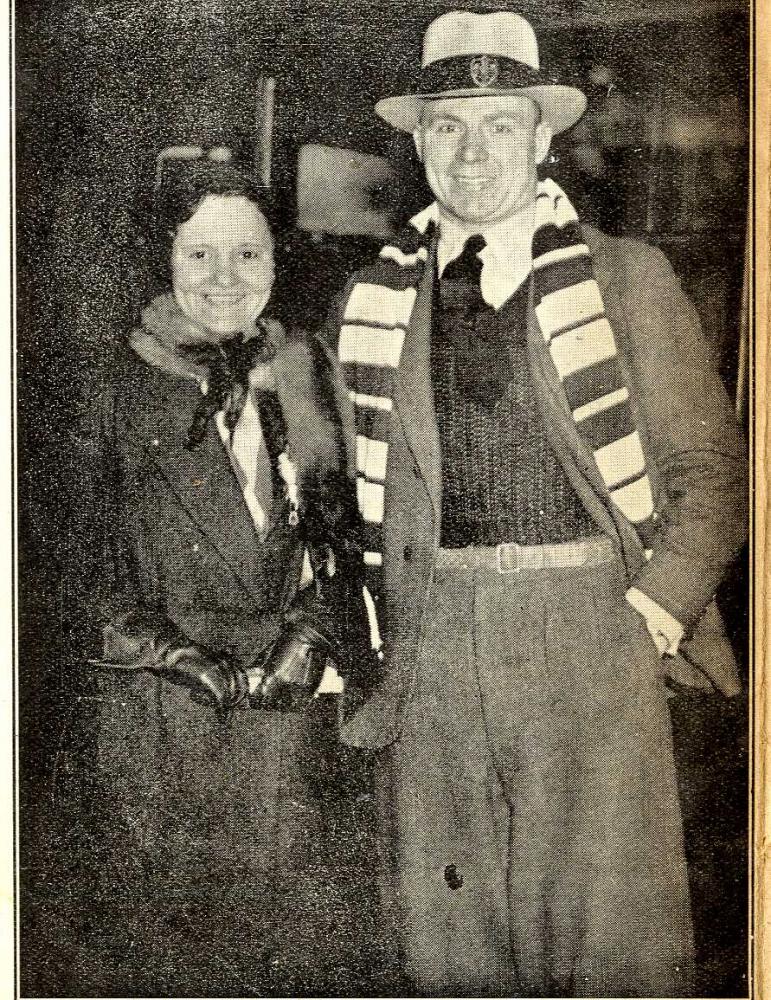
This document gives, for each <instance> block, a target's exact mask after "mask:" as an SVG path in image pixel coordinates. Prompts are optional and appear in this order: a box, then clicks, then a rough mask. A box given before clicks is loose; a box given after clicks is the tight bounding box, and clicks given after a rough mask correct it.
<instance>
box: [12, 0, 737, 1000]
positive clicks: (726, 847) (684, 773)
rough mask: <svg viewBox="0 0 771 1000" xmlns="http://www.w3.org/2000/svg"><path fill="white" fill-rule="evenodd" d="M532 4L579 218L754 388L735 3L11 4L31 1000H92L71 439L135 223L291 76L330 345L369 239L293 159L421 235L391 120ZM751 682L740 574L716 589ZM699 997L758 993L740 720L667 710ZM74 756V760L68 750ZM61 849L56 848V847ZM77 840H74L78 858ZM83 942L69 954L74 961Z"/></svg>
mask: <svg viewBox="0 0 771 1000" xmlns="http://www.w3.org/2000/svg"><path fill="white" fill-rule="evenodd" d="M461 6H465V7H469V8H473V9H480V10H481V9H496V8H501V9H503V8H506V9H514V10H517V11H519V12H520V13H523V14H524V15H525V16H527V17H529V18H530V19H531V20H532V21H533V22H534V24H535V25H536V27H537V30H538V31H539V37H540V39H541V56H542V63H556V64H558V65H559V66H560V68H561V70H562V72H563V74H564V75H565V77H566V78H568V79H571V80H573V81H574V82H576V83H577V84H578V85H579V86H581V87H583V88H584V89H585V90H586V91H587V94H588V95H589V98H590V111H589V113H588V114H587V116H586V119H585V121H584V122H583V123H582V124H581V125H579V126H578V128H577V129H576V130H574V131H573V133H571V134H570V135H568V136H566V137H564V138H562V137H561V139H560V141H559V142H558V143H557V144H555V148H554V152H553V160H552V163H550V164H549V168H548V172H549V173H551V174H552V175H553V176H555V178H556V179H557V180H558V181H559V182H560V183H562V184H563V185H564V186H565V187H566V189H567V190H568V192H569V193H570V194H571V195H572V196H573V197H574V200H575V201H576V203H577V204H578V205H579V207H580V209H581V211H582V213H583V217H584V218H585V219H586V220H587V221H594V222H596V223H599V224H601V225H602V226H603V227H604V228H605V229H607V230H609V231H611V232H615V233H625V234H629V235H637V236H640V237H641V238H644V239H647V240H648V241H650V242H654V243H657V244H658V245H660V246H661V247H662V249H663V250H664V251H665V252H666V253H667V255H668V256H669V257H670V260H671V261H672V263H673V264H674V266H675V268H676V270H677V271H678V273H679V274H680V277H681V279H682V281H683V283H684V285H685V287H686V289H687V290H688V291H689V293H690V294H691V295H692V296H693V298H694V300H695V301H696V304H697V307H698V308H699V310H700V313H701V315H702V320H703V322H704V325H705V329H706V331H707V334H708V336H709V338H710V340H711V341H712V343H713V344H714V347H715V350H716V352H717V353H718V357H719V362H720V365H721V371H722V373H723V375H724V377H725V380H726V384H727V385H728V387H729V390H730V391H731V392H732V393H733V392H735V391H736V372H737V356H738V343H739V315H740V298H741V285H742V278H743V263H744V244H745V222H746V202H747V170H746V159H747V93H748V21H747V12H746V9H745V7H744V5H743V4H741V3H679V4H657V5H656V4H642V3H632V2H627V0H613V2H611V0H602V2H598V3H588V2H578V0H576V2H574V3H564V2H563V3H558V2H549V0H545V2H542V3H533V2H522V3H518V4H516V5H513V4H495V3H487V4H477V3H458V4H453V5H450V4H443V3H437V2H428V0H411V2H409V3H407V2H403V0H395V2H389V3H386V2H371V3H353V2H350V0H346V2H333V0H327V2H324V0H315V2H295V3H291V4H290V3H288V2H283V3H282V2H274V3H267V2H265V3H261V2H259V0H232V2H230V3H227V2H224V0H209V2H196V0H165V2H162V0H146V2H139V0H122V2H113V3H109V2H101V3H100V2H96V0H95V2H72V0H59V2H41V0H38V2H19V3H17V7H16V115H17V118H16V125H17V132H16V158H17V159H16V198H17V247H16V253H17V286H16V294H17V304H18V325H17V330H16V337H17V341H16V343H17V351H16V363H17V377H18V380H17V387H18V411H17V416H18V425H17V435H18V438H17V441H18V456H19V472H18V481H17V489H18V510H19V570H20V573H19V636H20V659H19V681H20V713H21V714H20V720H19V722H20V741H21V742H20V751H21V754H20V768H21V785H20V793H21V826H20V833H21V866H22V867H21V886H22V890H21V896H20V903H21V958H22V991H23V993H25V994H26V995H43V994H45V995H63V993H68V995H75V993H74V991H76V990H77V991H78V992H79V995H84V996H86V995H92V994H90V993H89V990H91V989H92V987H91V986H90V985H89V982H88V977H87V976H85V978H84V977H83V974H82V972H81V970H79V969H78V968H77V967H75V968H73V967H72V964H71V960H70V958H68V957H67V956H71V955H73V954H75V953H76V951H77V949H76V948H75V947H74V944H73V942H72V940H69V941H68V937H69V938H72V937H73V935H75V934H76V931H75V930H74V929H73V928H74V923H73V921H72V919H71V917H72V913H71V912H69V911H67V910H66V908H65V909H64V910H62V909H61V907H57V901H59V900H61V899H62V898H64V897H67V898H69V896H68V894H69V893H70V891H71V888H72V882H73V880H77V878H78V874H77V871H78V869H77V857H76V855H77V846H76V845H77V838H76V837H70V836H69V833H71V832H72V830H73V828H74V825H76V817H73V816H70V815H68V814H67V805H66V800H67V796H66V794H65V793H64V791H63V789H64V788H65V787H66V786H67V784H68V782H69V783H70V784H71V783H72V782H73V781H75V782H77V780H78V775H79V774H82V772H83V770H84V768H85V769H87V766H88V739H87V734H84V733H82V732H79V731H77V726H76V725H74V723H73V719H75V718H76V717H78V716H77V715H76V714H75V713H74V710H73V709H74V706H75V705H77V704H78V701H77V699H78V698H79V696H80V695H81V694H82V691H83V671H82V666H81V663H80V661H79V659H78V656H77V649H76V648H73V643H72V641H71V635H70V634H69V633H68V622H69V617H70V615H69V611H70V609H69V608H68V600H67V595H68V592H69V586H68V584H69V581H71V579H72V576H73V574H75V575H76V574H77V571H78V570H77V566H75V565H72V564H71V562H70V561H69V560H68V557H67V554H66V553H67V551H68V524H69V523H70V517H71V515H72V512H73V510H74V508H75V506H76V505H77V503H78V478H77V470H76V469H73V468H72V467H71V465H70V462H69V455H70V452H71V448H70V441H71V435H72V434H73V432H74V428H76V427H77V424H78V418H79V414H80V411H81V407H82V405H83V402H84V400H86V399H87V398H88V397H89V396H90V395H91V394H93V393H95V392H98V391H99V382H100V368H101V365H102V364H103V361H104V358H105V356H106V349H107V347H108V345H109V344H110V343H111V341H112V340H113V339H114V338H116V337H119V336H121V335H123V334H125V332H126V331H127V330H128V329H130V327H131V326H132V325H133V324H134V323H135V322H136V319H137V316H138V311H139V308H140V307H141V305H142V304H143V302H145V301H146V298H147V295H148V293H149V288H150V276H149V274H148V271H147V263H146V253H145V250H146V243H145V234H144V229H143V221H142V214H141V204H142V200H143V198H144V197H145V196H146V195H147V193H148V191H149V190H150V189H151V186H152V179H153V170H154V159H155V156H156V154H157V153H158V151H159V150H160V149H161V148H162V147H163V146H165V145H167V144H169V143H171V142H200V143H202V144H204V145H207V144H214V143H219V142H224V143H226V144H228V143H232V144H235V145H240V147H241V148H244V149H247V150H248V149H249V148H250V145H251V144H253V142H254V118H255V100H256V98H255V95H256V88H257V79H258V76H259V74H260V73H269V74H272V75H274V76H275V77H276V79H277V106H276V131H275V137H274V160H273V176H274V185H275V191H276V196H277V199H278V203H279V227H278V233H277V263H278V267H279V271H280V283H281V287H280V289H279V292H278V299H279V304H280V308H282V309H283V311H284V313H285V314H286V315H287V316H288V317H289V318H291V319H292V320H293V321H295V322H298V323H301V324H304V325H307V326H310V327H312V326H314V325H316V324H317V323H318V322H320V321H321V319H322V318H323V315H324V312H325V309H326V305H327V303H328V302H329V299H330V297H331V295H332V294H333V293H334V291H336V290H337V288H338V287H340V286H341V285H342V283H343V281H344V279H345V276H346V273H347V271H348V270H349V269H350V268H352V267H353V266H354V265H355V264H358V263H360V262H361V261H362V259H363V258H365V257H366V256H367V255H369V254H370V253H371V252H372V251H373V250H374V249H375V244H374V243H373V242H371V241H370V240H368V239H366V238H363V237H362V238H347V239H332V238H322V239H311V238H310V237H309V236H308V235H307V234H304V233H302V232H300V231H298V230H297V228H296V227H295V211H294V204H295V202H294V185H295V180H296V166H295V164H296V157H297V150H298V148H299V146H300V145H301V144H302V143H307V142H318V143H323V144H326V145H330V146H341V147H345V148H349V149H355V150H359V151H362V152H369V153H375V154H378V155H382V156H386V157H389V158H390V160H391V161H392V163H393V164H394V165H395V166H396V167H397V168H398V171H399V180H398V182H397V183H395V184H394V185H392V186H391V187H390V188H388V189H387V190H383V191H379V192H375V193H374V196H375V197H376V199H377V200H378V204H380V205H381V207H383V208H385V209H387V210H389V211H391V212H392V213H393V214H394V216H397V217H398V216H403V215H405V214H406V213H407V212H408V211H410V210H411V209H414V208H417V207H420V206H421V205H422V204H423V203H424V201H425V197H426V195H425V190H424V188H423V185H422V181H421V179H420V175H419V172H418V171H417V169H416V165H415V162H414V157H413V155H412V151H411V143H410V142H409V139H408V138H405V137H403V136H401V135H398V134H396V133H394V132H393V131H392V130H391V129H390V128H389V127H388V126H386V125H385V123H383V122H381V121H380V120H379V119H378V118H377V117H376V116H375V115H374V113H373V111H372V106H373V104H374V102H375V101H376V100H377V98H378V97H380V96H385V95H387V94H391V93H398V92H400V90H401V88H402V87H403V85H404V82H405V80H406V79H407V78H408V77H409V76H410V75H411V74H412V72H413V71H414V68H415V67H416V66H417V64H418V62H419V53H420V40H421V38H422V33H423V31H424V29H425V27H426V26H427V24H428V23H429V21H430V20H432V19H433V18H434V17H436V16H437V15H438V14H440V13H442V12H443V11H444V10H447V9H450V8H451V7H461ZM721 602H722V606H723V610H724V612H725V613H726V617H727V619H728V625H729V631H730V633H731V636H732V639H733V640H734V642H735V646H736V649H737V652H738V653H739V656H740V660H741V663H742V665H743V667H744V668H745V669H746V656H745V643H746V631H747V610H746V573H745V572H744V570H743V568H742V567H739V568H738V569H737V571H736V572H735V573H734V574H733V575H732V577H731V579H730V580H728V581H727V583H726V585H725V587H724V588H723V592H722V593H721ZM672 708H673V719H674V723H675V736H676V742H677V748H678V758H679V766H680V772H681V786H682V795H683V802H684V811H685V819H686V833H687V840H688V845H687V846H688V853H689V859H690V861H691V878H692V891H693V895H694V904H695V909H696V913H697V917H698V920H697V944H698V947H699V954H700V958H701V960H702V972H703V984H702V993H703V994H708V995H723V996H741V995H744V994H746V991H747V986H746V975H745V972H746V920H745V912H746V887H745V881H746V870H747V865H746V791H747V780H746V779H747V763H746V702H745V700H744V699H743V698H739V699H734V700H733V701H732V702H730V703H728V702H725V701H724V700H723V699H722V698H720V697H719V696H716V695H715V696H711V695H704V694H688V693H685V692H679V693H678V694H677V696H676V697H674V698H673V700H672ZM73 748H75V749H73ZM62 829H64V830H65V834H64V836H62V835H61V833H60V832H59V833H57V835H56V837H53V836H52V833H51V831H52V830H57V831H61V830H62ZM73 845H75V846H73ZM73 949H74V950H73Z"/></svg>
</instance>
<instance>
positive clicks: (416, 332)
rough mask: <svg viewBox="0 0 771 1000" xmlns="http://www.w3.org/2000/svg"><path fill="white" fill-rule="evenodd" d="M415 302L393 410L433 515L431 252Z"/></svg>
mask: <svg viewBox="0 0 771 1000" xmlns="http://www.w3.org/2000/svg"><path fill="white" fill-rule="evenodd" d="M429 262H430V263H429V264H428V265H427V267H426V269H425V271H424V272H423V276H422V278H421V281H420V284H419V286H418V294H417V297H416V299H415V306H414V308H413V310H412V317H411V320H410V326H409V329H408V331H407V335H406V337H405V339H404V347H403V349H402V355H401V359H400V361H399V369H398V372H397V376H396V379H395V383H394V396H393V402H394V409H395V410H396V412H397V414H398V415H399V420H400V422H401V425H402V429H403V432H404V437H405V439H406V441H407V445H408V447H409V449H410V451H411V452H412V456H413V458H414V460H415V463H416V465H417V467H418V469H419V470H420V474H421V476H422V478H423V480H424V482H425V484H426V489H427V490H428V494H429V496H430V497H431V503H432V505H433V508H434V514H435V515H436V516H437V517H438V516H439V512H440V509H441V489H442V483H441V469H442V461H441V452H440V446H439V430H438V428H437V424H436V412H435V410H434V393H433V389H432V386H431V320H432V315H431V314H432V308H433V289H434V273H435V263H434V262H435V253H434V252H433V250H432V252H431V254H430V256H429Z"/></svg>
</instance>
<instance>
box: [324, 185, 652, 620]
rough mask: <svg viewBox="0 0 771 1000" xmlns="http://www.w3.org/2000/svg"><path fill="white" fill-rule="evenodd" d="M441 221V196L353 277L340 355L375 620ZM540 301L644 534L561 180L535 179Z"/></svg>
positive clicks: (634, 466) (615, 376)
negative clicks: (408, 347)
mask: <svg viewBox="0 0 771 1000" xmlns="http://www.w3.org/2000/svg"><path fill="white" fill-rule="evenodd" d="M438 220H439V213H438V207H437V205H436V204H433V205H431V206H429V208H427V209H425V210H424V211H423V212H420V213H419V214H418V215H416V216H415V217H414V218H413V219H411V220H410V224H409V225H408V226H407V228H406V229H405V231H404V233H403V234H402V236H401V237H400V239H399V240H398V241H397V242H398V245H393V246H386V247H384V248H383V249H382V250H381V251H380V260H379V262H378V263H377V264H376V265H375V266H374V267H372V268H370V269H369V271H364V272H363V273H362V275H361V279H360V280H359V281H357V282H356V284H354V285H353V287H352V289H351V292H350V295H349V297H348V300H347V302H346V305H345V308H344V311H343V323H342V327H341V331H340V339H339V357H340V363H341V366H342V369H343V373H344V375H345V377H346V381H347V384H348V387H349V390H350V395H351V399H352V401H353V404H354V411H355V419H356V466H357V498H358V503H359V509H360V511H361V514H362V517H363V519H364V522H365V526H366V535H365V552H364V565H365V581H366V589H367V591H368V593H365V598H366V599H367V603H368V607H370V615H371V618H372V617H373V611H372V609H373V608H374V601H376V600H377V597H378V596H379V594H380V593H381V592H382V573H383V516H384V486H385V478H386V472H387V468H388V442H389V421H390V416H391V412H392V410H393V387H394V379H395V377H396V373H397V371H398V368H399V362H400V359H401V353H402V347H403V346H404V338H405V335H406V332H407V330H408V328H409V325H410V320H411V317H412V311H413V309H414V306H415V300H416V298H417V290H418V286H419V284H420V280H421V278H422V276H423V274H424V271H425V268H426V264H427V263H428V255H429V249H428V248H429V246H430V244H431V241H432V237H433V233H434V229H435V227H436V226H437V224H438ZM533 301H534V307H535V314H536V318H537V320H538V324H539V326H540V329H541V332H542V334H543V338H544V342H545V344H546V347H547V348H548V351H549V353H550V355H551V359H552V361H553V363H554V366H555V368H556V370H557V374H558V376H559V379H560V382H561V384H562V388H563V390H564V392H565V397H566V399H567V402H568V405H569V407H570V411H571V413H572V415H573V420H574V421H575V424H576V427H577V429H578V432H579V433H580V435H581V437H582V438H583V440H584V441H585V442H586V444H587V446H588V448H589V449H590V450H591V452H592V454H593V456H594V461H595V463H596V466H597V469H598V471H599V473H600V476H601V477H602V481H603V482H604V484H605V487H606V489H607V491H608V494H609V496H610V499H611V500H612V501H613V503H614V504H615V505H616V507H617V508H618V510H620V511H621V513H622V514H623V515H624V516H625V517H626V518H627V519H628V520H629V521H631V522H632V524H634V525H635V527H636V528H637V530H638V533H639V534H640V535H641V536H642V537H643V538H646V537H648V536H649V533H650V531H651V528H652V521H651V518H652V515H653V495H652V489H651V483H650V479H649V477H648V474H647V471H646V466H645V456H644V454H643V447H642V441H641V439H640V434H639V431H638V430H637V428H636V427H635V425H634V418H633V415H632V410H631V407H630V405H629V397H630V393H629V387H628V386H627V385H626V384H625V380H624V375H623V370H622V367H621V364H620V362H619V358H618V349H617V345H616V339H615V337H614V335H613V330H612V329H611V326H610V323H609V322H608V319H607V317H606V315H605V306H604V303H603V301H602V295H601V293H600V289H599V286H598V285H597V282H596V281H595V279H594V274H593V270H592V260H591V256H590V252H589V248H588V247H587V246H586V244H585V243H584V242H583V240H582V237H581V230H580V226H579V221H578V216H577V214H576V212H575V209H574V208H573V206H572V205H571V204H570V201H569V200H568V198H567V196H566V195H565V193H564V192H563V191H562V190H561V189H560V187H559V186H558V185H557V184H555V183H554V181H552V180H545V181H543V182H541V183H540V184H539V185H538V192H537V198H536V228H535V234H534V236H533ZM374 632H375V630H374V629H373V635H374Z"/></svg>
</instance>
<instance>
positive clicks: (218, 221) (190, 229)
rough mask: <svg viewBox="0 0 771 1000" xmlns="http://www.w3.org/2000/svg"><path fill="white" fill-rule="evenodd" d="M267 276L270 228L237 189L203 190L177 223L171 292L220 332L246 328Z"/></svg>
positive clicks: (264, 294) (262, 299)
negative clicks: (226, 192) (190, 211)
mask: <svg viewBox="0 0 771 1000" xmlns="http://www.w3.org/2000/svg"><path fill="white" fill-rule="evenodd" d="M273 278H274V271H273V239H272V237H271V234H270V229H269V228H268V224H267V222H266V221H265V218H264V216H263V214H262V212H260V210H259V208H258V207H257V206H256V205H255V204H254V202H252V201H249V199H248V198H245V197H244V196H243V195H207V196H206V198H204V200H203V201H202V202H201V204H200V205H199V206H198V208H197V209H196V212H195V214H194V215H193V216H192V217H191V218H190V219H188V220H187V222H183V223H182V225H181V226H179V228H178V229H177V233H176V236H175V237H174V244H173V247H172V287H173V290H174V297H175V298H176V300H177V303H178V304H179V306H180V308H181V309H182V311H183V312H184V313H185V315H186V316H189V317H190V319H192V320H194V321H195V322H197V323H200V324H201V325H202V326H204V327H206V329H207V330H211V331H213V332H214V333H218V334H221V335H223V336H226V335H228V334H231V333H236V332H237V331H239V330H246V329H248V327H249V325H250V324H251V323H253V322H254V320H255V319H256V318H257V317H258V316H259V315H260V313H261V312H262V310H263V309H264V308H265V304H266V302H267V301H268V298H269V297H270V290H271V287H272V285H273Z"/></svg>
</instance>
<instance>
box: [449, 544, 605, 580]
mask: <svg viewBox="0 0 771 1000" xmlns="http://www.w3.org/2000/svg"><path fill="white" fill-rule="evenodd" d="M615 558H616V549H615V547H614V545H613V542H612V541H611V540H610V539H609V538H608V537H607V536H606V535H599V536H597V537H596V538H577V539H576V540H575V541H572V542H554V543H547V544H545V545H518V544H517V543H516V542H501V544H500V545H493V546H484V545H482V546H477V545H469V546H467V547H466V548H462V549H439V553H438V555H437V560H436V565H437V568H438V569H487V570H495V571H496V572H498V573H520V572H522V570H538V569H566V568H569V567H578V566H599V565H601V564H602V563H608V562H613V560H614V559H615Z"/></svg>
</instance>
